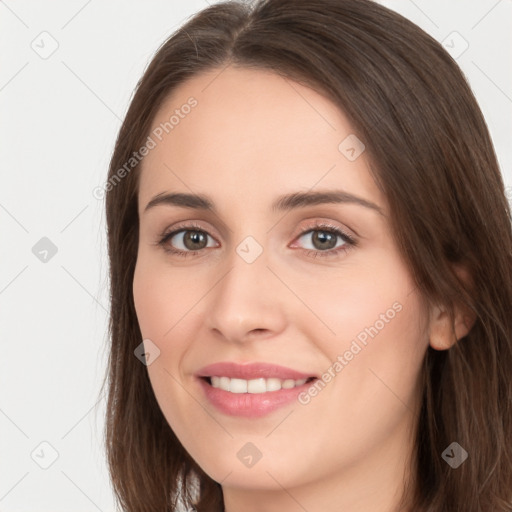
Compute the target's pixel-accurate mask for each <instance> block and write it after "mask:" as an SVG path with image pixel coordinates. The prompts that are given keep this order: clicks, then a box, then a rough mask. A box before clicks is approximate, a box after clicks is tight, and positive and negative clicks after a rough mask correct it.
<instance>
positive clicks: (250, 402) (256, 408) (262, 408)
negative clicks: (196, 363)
mask: <svg viewBox="0 0 512 512" xmlns="http://www.w3.org/2000/svg"><path fill="white" fill-rule="evenodd" d="M313 382H314V381H311V382H306V383H304V384H302V386H297V387H294V388H291V389H280V390H279V391H267V392H266V393H231V392H230V391H224V390H223V389H220V388H214V387H213V386H212V385H211V384H209V383H208V382H207V381H206V380H205V379H201V378H200V379H199V384H200V386H201V387H202V388H203V391H204V393H205V395H206V398H208V400H209V401H210V402H211V403H212V404H213V405H214V406H215V407H216V408H217V409H218V410H219V411H221V412H223V413H224V414H228V415H229V416H242V417H246V418H259V417H262V416H265V415H266V414H269V413H271V412H272V411H275V410H276V409H279V408H280V407H284V406H286V405H289V404H290V403H292V402H293V401H294V400H297V396H298V395H299V394H300V393H301V392H302V391H304V390H306V389H307V388H309V387H310V386H311V384H313Z"/></svg>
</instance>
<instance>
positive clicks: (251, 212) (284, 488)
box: [133, 66, 467, 512]
mask: <svg viewBox="0 0 512 512" xmlns="http://www.w3.org/2000/svg"><path fill="white" fill-rule="evenodd" d="M190 96H193V97H194V98H196V99H197V102H198V104H197V106H196V107H195V108H194V109H192V110H191V112H190V114H188V115H187V116H184V118H183V119H180V122H179V124H178V125H176V126H175V127H174V129H173V130H172V131H171V132H170V133H169V134H168V135H165V136H164V137H163V138H162V141H161V142H158V144H157V145H156V147H155V148H154V149H152V150H151V151H150V152H149V153H148V155H147V156H146V157H145V158H144V161H143V164H142V170H141V175H140V186H139V219H140V226H139V227H140V237H139V248H138V258H137V265H136V269H135V276H134V282H133V294H134V300H135V306H136V311H137V317H138V321H139V325H140V328H141V332H142V334H143V337H144V339H150V340H152V342H153V343H154V344H155V345H156V346H158V348H159V350H160V356H159V357H158V358H157V359H156V360H155V361H154V362H153V363H152V364H150V365H149V366H148V372H149V377H150V380H151V384H152V387H153V389H154V392H155V396H156V398H157V400H158V403H159V405H160V407H161V409H162V412H163V414H164V415H165V417H166V419H167V421H168V422H169V424H170V426H171V427H172V429H173V430H174V432H175V433H176V435H177V436H178V438H179V440H180V441H181V443H182V444H183V445H184V447H185V448H186V450H187V451H188V452H189V453H190V454H191V456H192V457H193V458H194V459H195V460H196V461H197V462H198V463H199V465H200V466H201V467H202V468H203V470H204V471H205V472H206V473H207V474H208V475H209V476H210V477H211V478H213V479H214V480H216V481H217V482H220V483H221V484H222V488H223V493H224V500H225V506H226V511H227V512H235V511H237V510H244V511H248V512H255V511H266V512H273V511H280V512H283V511H284V512H287V511H289V512H292V511H293V512H295V511H297V512H298V511H303V510H304V509H305V510H308V512H316V511H318V512H320V511H322V512H325V511H339V510H343V511H344V512H359V511H368V510H372V511H378V512H391V511H394V510H397V508H396V507H397V503H398V501H399V499H400V497H401V493H402V489H403V484H404V478H407V475H408V472H409V467H410V466H409V464H410V462H411V461H412V460H413V459H411V457H412V453H413V452H412V442H413V432H414V428H415V425H416V418H417V407H418V399H419V393H420V392H421V389H420V387H419V375H420V367H421V363H422V360H423V357H424V354H425V351H426V349H427V347H428V345H429V343H431V344H432V346H433V347H434V348H437V349H444V348H449V346H451V344H452V343H453V342H455V341H456V339H457V338H460V337H461V336H463V335H464V334H465V333H466V332H467V328H466V326H465V325H464V323H463V322H462V320H461V317H459V316H457V318H456V324H455V327H456V329H455V333H452V330H451V326H450V322H449V321H448V318H447V315H446V313H445V312H444V311H443V309H442V308H441V307H434V308H432V309H431V310H430V309H428V308H427V307H426V305H425V303H424V301H423V299H422V296H421V295H420V293H419V291H418V290H417V289H416V288H415V286H414V282H413V279H412V276H411V274H410V272H409V270H408V268H407V267H406V265H405V263H404V261H403V259H402V257H401V255H400V254H399V252H398V249H397V247H396V245H395V242H394V239H393V234H392V231H391V227H390V225H389V222H388V215H389V207H388V205H387V202H386V198H385V197H384V196H383V195H382V194H381V192H380V191H379V190H378V188H377V187H376V185H375V183H374V181H373V179H372V177H371V174H370V171H369V167H368V166H369V161H368V159H367V154H366V152H363V153H362V154H361V156H359V158H357V159H356V160H355V161H353V162H351V161H349V160H348V159H347V158H346V157H345V156H344V154H342V152H340V150H339V149H338V146H339V144H340V142H341V141H343V140H344V139H345V138H346V137H347V136H348V135H350V134H353V133H354V129H353V128H352V127H351V126H350V123H349V122H348V120H347V119H346V117H345V116H344V115H343V113H342V112H341V111H340V110H339V109H338V108H337V107H336V106H335V105H334V104H333V103H331V102H330V101H329V100H328V99H327V98H325V97H324V96H322V95H321V94H319V93H318V92H315V91H313V90H311V89H309V88H307V87H305V86H302V85H299V84H298V83H295V82H292V81H290V80H288V79H285V78H283V77H281V76H278V75H276V74H273V73H271V72H268V71H262V70H254V69H252V70H249V69H244V68H236V67H233V66H230V67H228V68H226V69H224V70H223V71H221V70H220V69H217V70H214V71H210V72H208V73H204V74H201V75H197V76H195V77H193V78H192V79H190V80H189V81H187V82H185V83H183V84H181V85H180V87H179V88H177V89H176V90H175V91H173V94H172V95H171V96H170V97H169V98H168V99H167V101H166V102H165V103H164V104H163V106H162V107H161V109H160V111H159V113H158V115H157V116H156V119H155V120H154V123H153V127H152V129H154V128H155V127H158V125H159V124H160V123H163V122H165V121H167V120H168V119H169V117H170V115H172V113H173V112H174V110H175V109H176V108H180V106H181V105H183V104H185V103H186V102H187V99H188V98H189V97H190ZM366 143H367V142H366ZM334 189H341V190H344V191H346V192H349V193H351V194H354V195H356V196H358V197H361V198H364V199H365V200H367V201H371V202H372V203H374V204H376V205H377V206H378V207H379V208H380V209H381V210H382V214H380V213H379V212H377V211H375V210H373V209H370V208H366V207H364V206H361V205H359V204H354V203H344V204H319V205H313V206H307V207H305V208H299V209H295V210H292V211H288V212H273V211H272V210H271V207H270V205H271V203H272V202H273V200H275V199H276V198H277V197H278V196H280V195H282V194H288V193H292V192H305V191H309V190H313V191H320V190H322V191H329V190H334ZM167 192H183V193H191V192H193V193H201V194H206V195H208V196H210V197H211V198H212V200H213V201H214V204H215V207H216V209H217V214H214V213H212V212H210V211H203V210H196V209H190V208H183V207H179V206H174V205H159V206H156V207H154V208H150V209H149V210H147V211H144V210H145V207H146V205H147V203H148V202H149V201H150V200H151V199H152V198H153V197H154V196H156V195H157V194H160V193H167ZM184 221H185V222H187V223H190V222H191V221H193V222H194V223H195V224H198V225H199V226H200V227H201V229H202V230H204V233H205V234H204V235H203V236H206V234H207V235H208V236H207V240H208V246H207V247H206V248H203V249H200V252H199V253H198V254H197V255H192V256H190V255H189V256H188V257H186V258H183V257H179V256H176V255H173V254H169V253H166V252H165V250H164V248H163V247H162V246H159V245H157V241H158V240H159V237H160V235H161V234H162V233H163V232H164V231H165V230H167V232H170V231H171V230H172V228H173V226H176V225H177V224H178V223H181V222H184ZM310 221H319V222H322V221H326V222H328V223H329V224H331V225H334V226H335V227H338V228H340V229H341V230H343V231H345V232H347V233H348V234H350V235H352V236H353V237H354V238H355V240H356V241H357V246H354V247H349V248H348V249H347V250H346V251H342V252H340V253H338V254H337V255H332V256H326V257H321V255H319V256H318V257H312V256H311V255H308V254H307V250H308V249H309V250H310V252H311V251H315V250H316V251H317V252H321V250H322V246H321V245H319V244H318V242H317V243H316V244H315V241H314V237H313V236H312V235H314V232H313V233H311V231H310V232H309V234H302V233H307V232H308V229H310V228H309V223H310ZM180 227H181V226H180ZM317 229H318V228H317ZM319 231H320V232H322V229H321V228H320V229H319ZM317 233H318V232H317ZM182 235H183V232H181V234H177V235H176V236H175V237H174V238H173V239H172V242H171V241H167V246H171V244H172V245H173V246H174V248H175V249H177V250H179V249H181V250H183V251H186V250H187V247H186V246H184V245H183V236H182ZM247 236H252V237H253V238H254V239H255V240H256V241H257V243H258V244H259V245H260V246H261V248H262V250H263V252H262V254H261V255H260V256H259V257H258V258H257V259H256V260H255V261H254V262H253V263H250V264H249V263H247V262H246V261H245V260H244V259H243V258H242V257H241V256H240V255H239V254H238V253H237V251H236V248H237V246H238V245H239V244H240V242H242V241H243V240H244V239H245V238H246V237H247ZM343 243H344V241H343V239H341V238H339V237H336V248H337V247H340V246H342V245H343ZM205 245H206V243H203V245H202V246H201V244H200V243H199V245H198V247H204V246H205ZM333 245H334V244H333ZM189 247H190V246H189ZM330 247H331V246H329V248H328V250H331V251H332V249H330ZM345 247H347V246H345ZM188 250H189V251H190V248H189V249H188ZM324 251H325V249H324ZM394 303H399V304H400V305H401V306H402V309H401V311H400V312H399V313H397V314H396V315H395V317H394V318H393V319H392V320H389V321H388V322H387V323H386V324H385V327H384V328H382V329H381V330H380V331H379V332H378V334H377V335H376V336H375V337H374V338H373V339H370V340H369V341H368V343H367V345H366V346H365V347H364V349H363V350H361V351H360V352H359V353H358V354H357V355H356V356H354V358H353V359H352V360H351V361H350V362H349V364H347V366H345V367H344V368H343V370H342V371H341V372H340V373H338V374H336V376H335V377H334V378H333V379H332V380H331V382H329V383H328V384H327V385H326V386H325V388H324V389H323V390H322V391H321V392H320V393H318V395H317V396H315V397H314V398H313V399H312V400H311V401H310V403H308V404H307V405H301V404H299V403H298V402H293V403H292V404H291V405H288V406H285V407H283V408H280V409H278V410H276V411H274V412H272V413H271V414H269V415H267V416H265V417H263V418H258V419H247V418H238V417H232V416H227V415H225V414H223V413H221V412H219V411H217V410H216V409H215V408H214V407H213V406H212V405H211V404H210V403H209V402H208V401H207V400H206V399H205V398H204V396H203V393H202V389H201V388H200V387H199V384H198V382H197V380H196V378H195V377H194V373H195V372H196V371H197V370H199V369H200V368H201V367H203V366H205V365H206V364H210V363H213V362H219V361H236V362H239V363H242V362H252V361H263V362H270V363H276V364H280V365H283V366H288V367H291V368H294V369H296V370H299V371H303V372H305V373H308V374H316V375H321V374H322V373H324V372H325V371H327V369H328V368H329V367H332V365H333V363H334V362H335V361H336V360H337V357H338V356H339V355H343V354H344V353H345V351H346V350H347V349H349V347H350V345H351V343H352V341H353V340H354V338H355V337H356V336H357V335H358V334H359V333H360V332H361V331H363V330H364V328H365V327H369V326H371V325H374V324H375V322H376V321H377V320H378V319H379V318H380V315H381V314H384V313H385V312H386V311H387V310H389V309H390V308H391V307H392V305H393V304H394ZM458 314H459V313H458V312H457V315H458ZM247 442H251V443H253V444H254V445H255V446H256V447H257V448H258V450H259V451H260V452H261V454H262V458H261V459H260V460H259V461H258V463H257V464H255V465H254V466H252V467H251V468H248V467H246V466H245V465H244V464H242V463H241V461H240V460H239V459H238V457H237V452H238V451H239V450H240V449H241V448H242V447H243V446H244V445H245V444H246V443H247Z"/></svg>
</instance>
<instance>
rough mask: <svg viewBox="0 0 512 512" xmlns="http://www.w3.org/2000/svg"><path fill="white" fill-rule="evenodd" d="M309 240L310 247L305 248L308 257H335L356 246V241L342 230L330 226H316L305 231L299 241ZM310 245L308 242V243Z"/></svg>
mask: <svg viewBox="0 0 512 512" xmlns="http://www.w3.org/2000/svg"><path fill="white" fill-rule="evenodd" d="M301 238H303V239H304V240H306V241H308V240H309V245H310V247H305V250H306V253H307V255H308V256H313V257H317V256H321V257H323V256H334V255H337V254H338V253H340V252H341V251H346V250H348V249H349V248H350V247H352V246H355V245H356V241H355V239H354V238H353V237H351V236H350V235H347V234H346V233H345V232H343V231H342V230H341V229H339V228H338V227H336V226H332V225H330V224H316V223H315V224H314V225H313V226H311V227H310V229H308V230H306V231H303V232H302V233H301V234H300V236H299V237H298V238H297V240H300V239H301ZM306 245H308V242H306Z"/></svg>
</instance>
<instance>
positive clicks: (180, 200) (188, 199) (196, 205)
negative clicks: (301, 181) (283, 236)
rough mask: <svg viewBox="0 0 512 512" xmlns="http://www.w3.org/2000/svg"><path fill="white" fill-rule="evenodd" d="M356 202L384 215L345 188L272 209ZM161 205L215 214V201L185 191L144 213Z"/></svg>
mask: <svg viewBox="0 0 512 512" xmlns="http://www.w3.org/2000/svg"><path fill="white" fill-rule="evenodd" d="M343 203H349V204H356V205H359V206H364V207H365V208H369V209H371V210H375V211H376V212H377V213H379V214H380V215H383V216H384V212H383V211H382V209H381V208H380V206H378V205H376V204H375V203H372V202H371V201H368V200H367V199H363V198H362V197H358V196H356V195H354V194H350V193H349V192H345V191H343V190H329V191H325V192H295V193H292V194H287V195H283V196H280V197H278V198H277V199H276V200H275V201H274V202H273V203H272V211H274V212H279V211H281V212H282V211H289V210H294V209H298V208H305V207H307V206H313V205H319V204H343ZM159 205H171V206H180V207H182V208H191V209H195V210H208V211H211V212H213V213H215V214H217V211H216V209H215V206H214V203H213V201H212V200H211V199H210V198H209V197H208V196H206V195H203V194H185V193H177V192H176V193H161V194H158V195H156V196H155V197H153V199H151V201H149V203H148V204H147V205H146V208H145V209H144V213H145V212H147V211H148V210H150V209H151V208H154V207H156V206H159Z"/></svg>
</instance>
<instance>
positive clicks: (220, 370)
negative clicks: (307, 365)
mask: <svg viewBox="0 0 512 512" xmlns="http://www.w3.org/2000/svg"><path fill="white" fill-rule="evenodd" d="M196 375H197V376H198V377H230V378H234V379H245V380H251V379H259V378H264V379H270V378H277V379H282V380H286V379H294V380H301V379H308V378H309V377H315V376H314V375H311V374H307V373H303V372H299V371H297V370H293V369H292V368H287V367H285V366H279V365H276V364H270V363H245V364H240V363H234V362H221V363H213V364H209V365H208V366H204V367H203V368H201V369H200V370H199V371H198V372H197V373H196Z"/></svg>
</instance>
